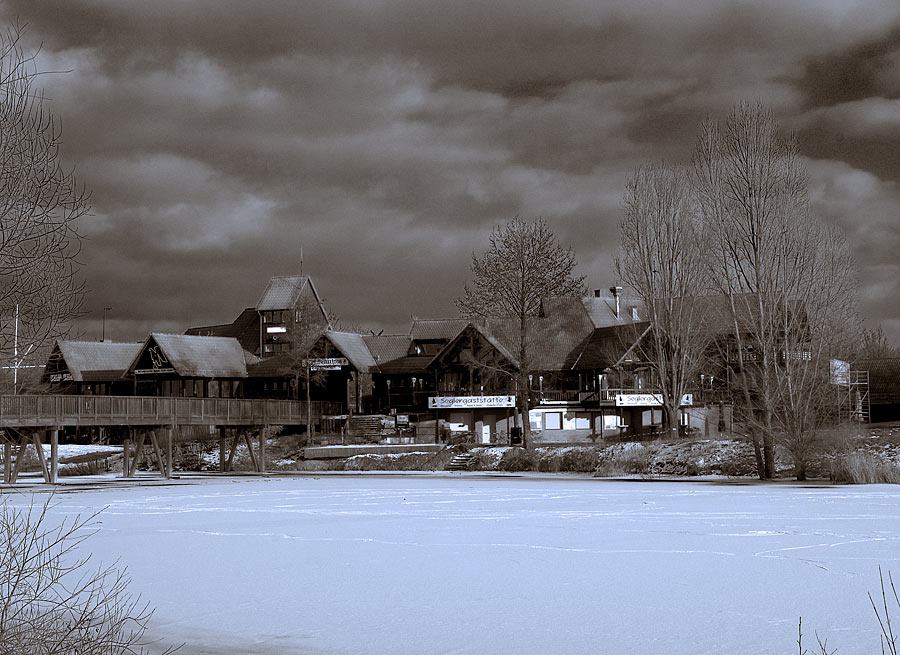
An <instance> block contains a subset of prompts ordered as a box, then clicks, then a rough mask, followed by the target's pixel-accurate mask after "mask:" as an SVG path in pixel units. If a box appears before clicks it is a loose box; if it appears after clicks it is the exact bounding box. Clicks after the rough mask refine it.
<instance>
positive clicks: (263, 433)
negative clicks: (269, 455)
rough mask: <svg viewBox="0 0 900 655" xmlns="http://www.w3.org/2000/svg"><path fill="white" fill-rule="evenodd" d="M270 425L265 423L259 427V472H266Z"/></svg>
mask: <svg viewBox="0 0 900 655" xmlns="http://www.w3.org/2000/svg"><path fill="white" fill-rule="evenodd" d="M268 428H269V426H268V425H264V426H263V427H261V428H260V429H259V472H260V473H265V472H266V437H267V436H268V434H269V430H268Z"/></svg>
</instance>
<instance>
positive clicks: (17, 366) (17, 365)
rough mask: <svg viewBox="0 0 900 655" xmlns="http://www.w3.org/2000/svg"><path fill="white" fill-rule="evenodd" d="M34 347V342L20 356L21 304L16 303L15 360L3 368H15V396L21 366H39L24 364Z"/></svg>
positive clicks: (14, 329)
mask: <svg viewBox="0 0 900 655" xmlns="http://www.w3.org/2000/svg"><path fill="white" fill-rule="evenodd" d="M32 348H34V344H31V345H29V346H28V348H27V349H26V350H25V352H24V353H22V357H21V358H20V357H19V304H18V303H16V317H15V327H14V328H13V362H12V366H3V367H2V368H11V369H12V370H13V395H14V396H15V395H16V394H17V393H18V390H19V369H20V368H37V366H22V361H23V360H24V359H25V358H26V357H27V356H28V353H30V352H31V349H32Z"/></svg>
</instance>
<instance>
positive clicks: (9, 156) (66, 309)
mask: <svg viewBox="0 0 900 655" xmlns="http://www.w3.org/2000/svg"><path fill="white" fill-rule="evenodd" d="M21 37H22V33H21V30H19V29H15V28H13V29H10V30H8V31H7V32H6V34H5V35H0V326H2V327H0V352H2V353H3V356H2V359H3V361H4V363H6V362H7V361H9V359H10V356H11V355H12V351H13V344H12V341H13V339H14V335H13V332H14V330H15V325H14V323H15V318H14V317H15V315H16V314H18V339H17V341H18V345H19V353H20V354H21V353H22V352H25V351H27V350H28V349H29V348H31V349H38V348H40V347H41V346H43V345H46V344H50V343H52V341H53V340H54V339H56V338H58V337H61V336H64V335H65V333H66V332H67V330H68V327H69V323H70V321H71V320H72V319H74V318H75V317H76V316H78V314H79V310H80V307H81V302H82V297H83V292H84V288H83V285H82V283H81V282H80V281H79V279H78V269H79V264H78V261H77V257H78V254H79V252H80V248H81V240H82V237H81V235H80V234H79V232H78V229H77V221H78V219H79V218H81V217H82V216H84V215H85V214H86V213H87V212H88V210H89V206H88V200H89V194H88V193H87V192H86V191H85V190H84V188H83V187H81V186H79V184H78V182H77V181H76V179H75V176H74V173H73V171H72V170H71V169H67V168H65V167H64V166H63V164H62V161H61V158H60V150H59V146H60V136H61V129H60V124H59V122H58V120H57V119H55V118H54V116H53V114H52V113H51V112H50V111H49V109H48V108H47V106H46V103H45V100H44V97H43V93H42V92H41V91H40V90H39V89H38V88H37V84H36V82H37V80H38V77H39V75H40V72H39V71H38V70H37V67H36V64H35V55H34V54H29V53H28V52H26V50H25V49H24V47H23V45H22V43H21ZM17 307H18V312H17V311H16V308H17Z"/></svg>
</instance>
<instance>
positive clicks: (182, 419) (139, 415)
mask: <svg viewBox="0 0 900 655" xmlns="http://www.w3.org/2000/svg"><path fill="white" fill-rule="evenodd" d="M331 405H333V403H326V402H313V403H311V406H310V409H311V410H312V411H311V414H312V418H313V420H318V419H319V418H321V417H322V416H323V415H328V414H331V413H333V411H332V410H333V407H331ZM306 421H307V407H306V403H305V402H298V401H293V400H250V399H244V398H175V397H166V396H72V395H44V396H37V395H35V396H8V395H4V396H0V427H25V426H33V427H46V426H65V425H265V424H305V423H306Z"/></svg>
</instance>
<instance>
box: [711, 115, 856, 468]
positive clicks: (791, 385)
mask: <svg viewBox="0 0 900 655" xmlns="http://www.w3.org/2000/svg"><path fill="white" fill-rule="evenodd" d="M693 171H694V176H693V179H694V182H695V185H694V186H695V191H696V194H697V202H698V204H699V207H700V210H701V213H702V216H703V220H704V222H705V223H706V228H707V229H706V230H705V234H706V236H707V241H706V244H705V252H706V253H707V257H706V258H705V261H706V262H707V263H708V265H709V266H710V278H709V279H710V280H711V281H712V283H713V284H714V289H713V290H714V291H715V292H717V293H719V294H721V295H722V296H723V297H724V298H725V299H726V302H725V303H724V305H725V307H726V317H725V318H726V320H727V322H728V323H729V324H730V325H731V329H730V331H731V333H732V334H731V337H730V339H729V342H728V343H729V355H730V357H731V359H732V360H733V362H734V363H735V364H736V366H735V367H734V368H733V371H732V382H733V383H735V385H736V386H737V388H738V390H739V391H740V394H741V396H742V399H743V403H742V404H743V410H744V412H743V419H744V421H745V424H746V425H747V426H748V428H749V430H750V432H751V437H752V441H753V444H754V447H755V452H756V456H757V466H758V469H759V474H760V477H763V478H770V477H773V476H774V474H775V442H776V438H782V439H784V440H785V442H786V443H787V444H788V446H789V449H791V444H793V446H794V448H793V450H792V454H794V455H795V464H797V466H798V475H802V474H803V473H804V471H803V466H802V463H801V462H800V460H804V457H805V455H804V453H805V452H806V451H805V446H804V444H808V443H810V439H812V438H813V437H814V436H815V434H816V433H817V428H816V425H817V422H818V421H819V419H821V418H822V417H823V410H824V407H823V406H822V400H821V392H822V389H823V387H822V376H823V374H824V372H825V371H827V361H828V358H830V357H834V356H836V355H837V354H841V353H844V352H845V350H846V335H847V334H848V333H850V332H852V330H853V325H854V323H855V311H854V283H853V266H852V260H851V259H850V256H849V253H848V249H847V248H846V244H845V242H844V241H843V237H842V236H841V235H840V234H839V233H838V232H837V230H835V229H832V228H828V227H826V226H825V225H823V224H822V223H821V222H820V221H819V220H818V219H817V218H816V217H815V216H813V215H812V214H811V212H810V210H809V202H808V197H807V181H806V172H805V170H804V167H803V165H802V162H801V160H800V157H799V154H798V149H797V146H796V143H795V142H794V141H792V140H790V139H784V138H782V137H781V136H780V135H779V133H778V126H777V123H776V121H775V119H774V118H773V116H772V114H771V112H769V111H768V110H766V109H764V108H763V107H761V106H759V105H753V104H750V103H742V104H740V105H739V106H737V107H736V108H735V109H734V110H733V111H732V112H731V114H730V115H729V116H728V118H727V119H726V120H725V121H724V122H721V123H718V122H714V121H707V122H706V123H704V125H703V126H702V128H701V132H700V137H699V140H698V145H697V149H696V153H695V156H694V167H693ZM824 388H825V389H827V384H826V386H825V387H824ZM832 397H833V396H832ZM798 457H799V459H798ZM804 461H805V460H804Z"/></svg>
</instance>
